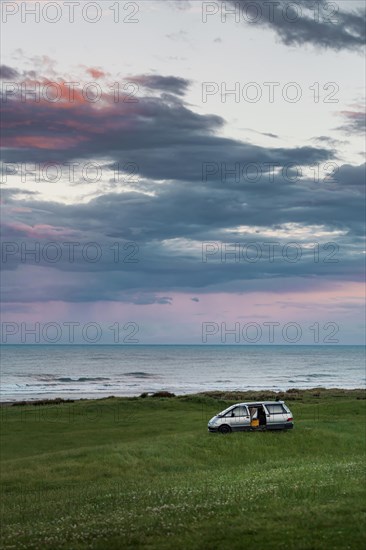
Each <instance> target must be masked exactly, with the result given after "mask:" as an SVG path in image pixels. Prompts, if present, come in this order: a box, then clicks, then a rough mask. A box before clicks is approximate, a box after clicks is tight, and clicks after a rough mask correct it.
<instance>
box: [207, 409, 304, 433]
mask: <svg viewBox="0 0 366 550" xmlns="http://www.w3.org/2000/svg"><path fill="white" fill-rule="evenodd" d="M293 427H294V423H293V417H292V413H291V411H290V409H289V408H288V406H287V405H286V404H285V403H284V401H257V402H254V403H253V402H251V403H237V404H236V405H231V406H230V407H228V408H227V409H225V410H224V411H222V412H221V413H219V414H217V415H216V416H213V417H212V418H211V420H210V421H209V423H208V431H209V432H220V433H223V434H227V433H230V432H236V431H254V430H291V429H292V428H293Z"/></svg>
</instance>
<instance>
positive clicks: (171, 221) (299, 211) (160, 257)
mask: <svg viewBox="0 0 366 550" xmlns="http://www.w3.org/2000/svg"><path fill="white" fill-rule="evenodd" d="M363 178H364V167H363V166H360V167H352V166H344V167H342V169H341V170H340V171H339V181H337V183H332V184H331V185H330V186H327V185H326V184H321V185H320V184H317V185H314V184H313V183H312V182H309V181H306V182H303V183H301V184H297V185H288V184H285V183H284V182H282V184H278V183H277V184H273V183H272V184H269V183H267V184H264V185H261V184H257V185H248V186H245V185H243V186H241V187H240V186H239V185H228V186H223V185H221V186H219V185H217V186H211V185H209V184H208V182H201V184H200V185H196V184H195V183H193V182H179V181H176V182H171V183H170V184H169V185H166V186H154V184H153V183H152V190H154V193H155V194H154V196H147V195H141V194H140V193H134V192H129V193H122V194H121V193H109V194H105V195H103V196H100V197H98V198H96V199H93V200H91V201H90V202H88V203H85V204H72V205H67V204H59V203H52V202H45V201H40V200H34V199H33V200H31V199H29V200H23V201H22V202H21V205H22V207H23V209H24V212H23V213H20V214H18V213H17V211H16V207H17V206H18V204H19V201H18V200H16V194H15V195H14V196H15V199H12V197H11V195H10V194H9V195H8V197H7V208H8V209H9V214H8V216H7V218H6V219H4V241H5V242H15V243H19V247H20V243H25V244H26V245H27V246H28V247H29V249H32V248H34V244H35V242H38V243H39V244H40V246H41V247H42V246H44V245H45V244H47V243H48V242H50V241H52V242H56V243H58V244H59V246H60V248H61V249H62V250H63V251H64V252H65V246H64V244H63V243H65V242H68V241H72V242H79V243H80V244H81V246H83V245H85V244H86V243H89V242H95V243H98V245H99V246H100V247H101V250H102V251H103V254H102V257H101V259H100V261H98V262H96V263H90V262H89V263H88V262H86V261H85V259H84V260H83V258H82V256H81V253H80V247H79V249H78V252H77V253H76V255H75V260H74V261H73V262H72V263H70V261H68V258H67V255H66V254H63V256H62V258H61V259H60V261H59V262H57V263H55V264H50V263H49V262H47V261H44V259H43V260H42V259H41V261H40V262H39V263H38V264H37V263H36V262H35V261H32V259H31V258H30V259H28V260H27V261H26V262H25V263H24V262H22V261H21V259H20V254H19V253H18V254H14V255H12V256H9V257H8V258H7V261H6V262H5V263H4V265H3V268H4V278H5V279H4V283H5V284H4V287H5V288H7V291H6V293H5V294H4V295H3V300H4V301H8V302H18V301H25V302H27V301H33V300H35V301H36V300H40V301H47V300H52V299H55V297H57V299H59V300H66V301H75V302H88V301H94V300H95V299H96V297H97V299H98V300H107V301H108V300H118V301H121V302H128V303H136V304H150V303H151V304H152V303H161V304H168V303H171V302H170V297H169V296H167V295H166V293H167V292H168V293H169V292H174V291H185V292H197V291H200V292H210V291H211V292H213V291H226V292H247V291H255V290H260V289H262V290H263V289H264V290H265V289H266V288H268V285H270V287H271V289H273V290H275V289H276V288H278V291H281V290H282V291H283V290H284V288H288V289H289V288H290V287H291V288H294V281H295V280H296V279H297V280H298V281H299V283H298V285H299V288H301V287H302V286H303V285H304V280H305V278H307V282H306V284H307V285H308V286H311V285H319V284H321V281H323V282H325V281H328V283H329V282H330V281H342V280H343V281H361V280H362V277H363V262H364V256H363V255H362V246H363V231H364V209H363V202H362V195H361V194H360V192H361V191H362V188H361V185H362V182H363V181H364V179H363ZM13 208H15V212H12V209H13ZM19 220H21V223H19ZM291 224H292V225H291ZM237 226H246V227H248V228H249V229H248V233H245V232H244V233H237V232H236V228H237ZM291 226H296V228H297V230H299V228H301V227H303V228H304V231H305V232H306V231H307V236H306V237H303V238H302V239H301V238H299V237H298V236H297V234H296V232H295V233H294V234H292V230H291ZM311 227H318V228H320V234H321V231H323V230H326V231H328V233H327V234H325V235H324V236H316V235H314V236H312V233H311V231H312V229H311ZM268 228H271V229H272V230H273V231H274V232H276V230H278V231H279V233H278V235H276V234H274V236H272V237H271V236H268V235H267V234H266V230H267V229H268ZM307 228H308V229H307ZM309 228H310V229H309ZM50 229H53V233H51V236H48V235H47V232H48V231H49V230H50ZM55 229H57V231H58V233H55ZM254 229H255V230H254ZM281 230H284V233H283V234H282V235H281ZM314 231H315V233H316V231H317V230H316V229H315V230H314ZM318 231H319V229H318ZM38 232H41V234H42V237H40V236H39V235H38ZM332 232H334V234H333V233H332ZM37 235H38V236H37ZM130 241H134V242H136V243H137V244H138V247H139V250H138V254H137V259H138V261H137V262H136V263H126V262H124V261H123V260H122V259H121V261H119V262H115V261H114V258H113V255H112V252H111V249H112V247H113V246H114V245H115V243H116V242H118V243H119V244H120V249H121V250H122V251H123V247H124V245H125V243H127V242H130ZM330 241H332V242H334V243H335V244H336V249H337V250H336V256H335V257H336V259H337V262H335V263H333V262H324V261H323V260H324V258H326V257H328V256H329V254H330V253H331V252H332V249H330V250H329V249H322V248H321V249H320V250H321V259H320V261H319V262H315V261H314V251H313V246H312V247H310V248H308V249H306V247H305V248H303V249H302V257H301V261H298V262H295V263H289V262H286V261H284V260H283V259H281V257H279V258H277V259H276V261H274V262H269V261H268V254H267V253H266V252H265V250H267V249H264V247H263V243H268V242H272V243H273V242H277V243H278V245H277V246H281V247H282V246H284V245H285V244H287V243H289V242H295V243H296V242H297V243H300V244H301V243H305V244H306V243H307V244H309V243H315V242H319V244H320V247H322V246H323V245H325V244H326V243H328V242H330ZM205 242H211V243H212V242H214V243H218V245H220V243H228V244H229V243H239V244H241V245H245V244H248V243H252V244H253V243H256V244H257V245H259V246H260V247H262V249H263V258H262V260H261V261H257V262H254V263H251V262H248V261H246V262H240V263H236V262H230V261H228V262H222V261H221V256H220V252H219V253H218V254H217V255H216V257H214V258H210V260H209V261H208V262H206V263H203V262H202V243H205ZM191 243H193V244H191ZM333 250H334V249H333ZM42 270H43V271H42ZM42 273H43V274H42ZM86 277H87V279H86ZM86 280H87V284H85V281H86ZM276 281H277V283H276ZM284 281H291V284H290V282H288V283H285V282H284ZM158 293H164V295H163V297H160V296H157V294H158Z"/></svg>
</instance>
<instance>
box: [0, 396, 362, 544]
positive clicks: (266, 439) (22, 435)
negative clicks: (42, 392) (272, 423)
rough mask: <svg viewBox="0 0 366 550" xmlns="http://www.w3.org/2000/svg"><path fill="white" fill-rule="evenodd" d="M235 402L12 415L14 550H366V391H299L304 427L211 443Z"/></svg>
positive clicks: (8, 491)
mask: <svg viewBox="0 0 366 550" xmlns="http://www.w3.org/2000/svg"><path fill="white" fill-rule="evenodd" d="M314 394H315V395H314ZM243 395H244V394H243ZM243 395H236V396H235V400H238V399H240V398H242V397H243ZM245 396H246V397H247V398H249V396H248V395H247V394H245ZM251 396H252V397H251V398H252V399H253V398H256V396H255V395H253V394H251ZM229 397H230V395H227V394H218V392H216V393H214V394H208V395H200V396H188V397H179V398H166V399H157V398H151V397H150V398H145V399H137V398H135V399H122V398H121V399H119V398H114V399H106V400H99V401H94V402H88V401H79V402H75V403H63V404H59V405H57V406H56V405H55V406H54V405H48V406H38V407H35V406H23V407H3V408H2V409H1V413H2V425H1V428H2V429H1V433H2V442H1V443H2V444H1V449H2V453H1V476H2V491H1V493H2V495H1V496H2V499H1V500H2V506H1V508H2V510H1V513H2V519H1V525H2V547H3V548H42V549H43V548H46V549H47V548H49V549H51V548H52V549H55V548H65V549H78V548H96V549H103V550H104V549H106V548H108V549H117V548H118V549H121V548H122V549H124V548H149V549H159V550H160V549H162V550H165V549H171V548H173V549H175V550H177V549H188V548H189V549H198V548H200V549H201V548H202V549H205V550H206V549H209V550H211V549H220V550H221V549H229V548H230V549H242V548H246V547H248V548H256V549H258V550H265V549H272V548H283V549H284V548H286V549H296V550H298V549H309V550H310V549H312V550H316V549H327V550H328V549H333V548H334V549H338V548H339V549H342V550H343V549H347V548H362V547H364V545H365V505H364V502H366V499H365V465H364V463H365V404H366V401H365V399H364V397H365V396H364V394H362V392H360V391H359V392H347V391H341V390H339V391H331V390H330V391H324V390H319V391H307V392H293V393H289V394H287V396H285V397H287V398H286V401H287V404H288V405H289V406H290V408H291V410H292V412H293V414H294V418H295V429H294V430H292V431H290V432H278V433H275V432H261V433H234V434H231V435H229V436H222V435H219V434H208V433H207V421H208V419H209V418H210V417H211V416H213V414H215V413H217V412H219V411H220V410H222V409H224V408H225V407H226V406H228V405H229V404H230V403H231V401H230V400H229ZM261 398H262V397H261ZM288 399H291V401H289V400H288Z"/></svg>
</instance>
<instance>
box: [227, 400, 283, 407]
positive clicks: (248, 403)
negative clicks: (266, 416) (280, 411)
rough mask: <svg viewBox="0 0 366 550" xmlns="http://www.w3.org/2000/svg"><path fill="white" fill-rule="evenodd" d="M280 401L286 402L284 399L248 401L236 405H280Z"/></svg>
mask: <svg viewBox="0 0 366 550" xmlns="http://www.w3.org/2000/svg"><path fill="white" fill-rule="evenodd" d="M280 403H284V401H246V402H245V403H236V405H251V406H255V405H278V404H280ZM234 406H235V405H234Z"/></svg>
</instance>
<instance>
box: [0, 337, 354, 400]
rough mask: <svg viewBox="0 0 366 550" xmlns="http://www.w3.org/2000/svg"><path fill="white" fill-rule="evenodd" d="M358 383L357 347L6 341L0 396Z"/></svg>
mask: <svg viewBox="0 0 366 550" xmlns="http://www.w3.org/2000/svg"><path fill="white" fill-rule="evenodd" d="M319 386H322V387H325V388H333V387H334V388H363V387H365V348H364V347H363V346H253V347H251V346H235V345H232V346H229V345H228V346H226V345H225V346H202V345H201V346H195V345H192V346H182V345H181V346H179V345H178V346H172V345H171V346H168V345H161V346H159V345H156V346H150V345H138V346H106V345H94V346H85V345H41V346H35V345H33V346H29V345H28V346H27V345H11V346H10V345H8V346H2V349H1V392H0V401H2V402H7V401H18V400H34V399H41V398H51V399H52V398H56V397H61V398H65V399H66V398H68V399H70V398H74V399H79V398H98V397H108V396H110V395H115V396H134V395H140V394H141V393H142V392H155V391H160V390H165V391H169V392H173V393H175V394H178V395H179V394H188V393H196V392H202V391H209V390H229V391H234V390H237V391H245V390H260V389H272V390H286V389H289V388H313V387H319Z"/></svg>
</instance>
